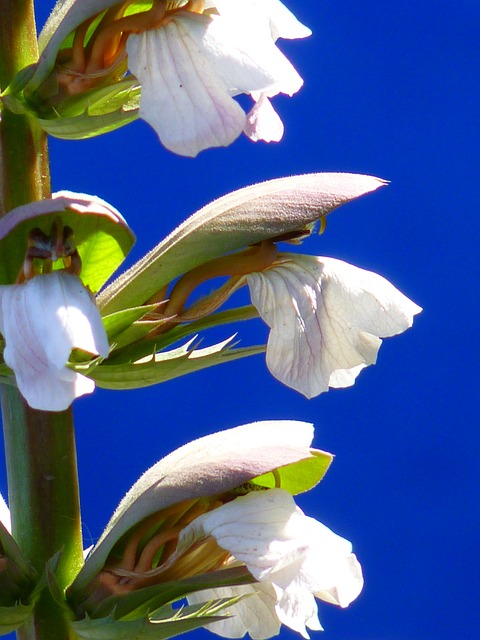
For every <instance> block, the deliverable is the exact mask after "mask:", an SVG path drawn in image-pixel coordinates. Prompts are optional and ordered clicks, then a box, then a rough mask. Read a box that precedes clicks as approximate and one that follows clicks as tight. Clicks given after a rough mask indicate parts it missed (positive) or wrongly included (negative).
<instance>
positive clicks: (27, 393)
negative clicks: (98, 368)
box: [0, 271, 109, 411]
mask: <svg viewBox="0 0 480 640" xmlns="http://www.w3.org/2000/svg"><path fill="white" fill-rule="evenodd" d="M0 332H1V333H2V335H3V337H4V339H5V344H6V346H5V350H4V354H3V355H4V359H5V362H6V364H7V365H8V366H9V367H10V368H11V369H13V371H14V373H15V379H16V382H17V385H18V388H19V389H20V391H21V393H22V395H23V396H24V397H25V399H26V400H27V402H28V404H29V405H30V406H31V407H32V408H33V409H40V410H43V411H63V410H65V409H67V408H68V407H69V406H70V404H71V403H72V402H73V400H74V399H75V398H78V397H79V396H82V395H84V394H86V393H91V392H92V391H93V389H94V387H95V383H94V382H93V381H92V380H90V379H89V378H86V377H85V376H83V375H81V374H79V373H77V372H75V371H72V370H70V369H69V368H68V367H67V366H66V365H67V363H68V360H69V357H70V353H71V351H72V349H81V350H82V351H85V352H86V353H88V354H91V355H100V356H103V357H107V356H108V350H109V346H108V340H107V336H106V333H105V329H104V328H103V324H102V320H101V317H100V313H99V311H98V309H97V307H96V304H95V302H94V300H93V299H92V297H91V294H90V293H89V292H88V291H87V290H86V289H85V287H84V286H83V284H82V281H81V280H80V278H79V277H78V276H76V275H73V274H70V273H66V272H64V271H55V272H53V273H50V274H45V275H39V276H36V277H34V278H32V279H31V280H28V281H26V282H24V283H22V284H17V285H4V286H1V287H0Z"/></svg>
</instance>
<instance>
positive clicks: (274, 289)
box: [247, 255, 421, 398]
mask: <svg viewBox="0 0 480 640" xmlns="http://www.w3.org/2000/svg"><path fill="white" fill-rule="evenodd" d="M247 281H248V285H249V287H250V295H251V298H252V304H253V305H254V306H255V307H256V308H257V310H258V312H259V313H260V316H261V317H262V318H263V320H264V321H265V322H266V323H267V324H268V326H269V327H270V328H271V332H270V336H269V339H268V345H267V366H268V368H269V370H270V371H271V373H272V374H273V375H274V376H275V377H276V378H278V379H279V380H280V381H282V382H283V383H285V384H286V385H288V386H289V387H292V388H293V389H296V390H297V391H300V392H301V393H303V394H304V395H305V396H306V397H308V398H311V397H314V396H316V395H318V394H320V393H322V392H324V391H327V390H328V388H329V387H347V386H351V385H352V384H354V382H355V378H356V377H357V375H358V374H359V372H360V371H361V369H363V368H364V367H366V366H367V365H370V364H374V363H375V361H376V357H377V352H378V349H379V348H380V345H381V342H382V341H381V340H380V338H384V337H389V336H393V335H396V334H398V333H402V332H403V331H405V330H406V329H408V328H409V327H410V326H411V325H412V322H413V316H414V315H416V314H417V313H419V312H420V311H421V308H420V307H419V306H418V305H416V304H415V303H414V302H412V301H411V300H409V299H408V298H407V297H406V296H404V295H403V294H402V293H401V292H400V291H398V289H396V288H395V287H394V286H393V285H392V284H391V283H390V282H388V280H385V278H382V277H381V276H379V275H378V274H376V273H373V272H371V271H365V270H364V269H359V268H358V267H354V266H352V265H350V264H347V263H346V262H343V261H341V260H336V259H334V258H316V257H312V256H299V255H295V256H294V255H290V256H288V261H287V262H285V263H284V264H282V265H279V266H277V267H274V268H273V269H269V270H267V271H263V272H261V273H254V274H251V275H250V276H248V278H247Z"/></svg>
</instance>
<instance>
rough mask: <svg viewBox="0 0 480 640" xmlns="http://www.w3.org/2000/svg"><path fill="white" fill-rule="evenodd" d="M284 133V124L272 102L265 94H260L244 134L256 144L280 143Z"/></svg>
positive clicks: (249, 114) (249, 116) (249, 115)
mask: <svg viewBox="0 0 480 640" xmlns="http://www.w3.org/2000/svg"><path fill="white" fill-rule="evenodd" d="M283 131H284V126H283V122H282V121H281V119H280V117H279V115H278V113H277V112H276V111H275V109H274V108H273V107H272V104H271V102H270V100H269V99H268V98H267V96H266V94H265V93H262V94H260V96H259V98H258V100H257V102H255V104H254V106H253V108H252V109H251V111H250V112H249V113H248V115H247V124H246V126H245V129H244V130H243V132H244V133H245V135H246V136H248V137H249V138H250V140H253V141H254V142H257V141H258V140H264V141H265V142H279V140H281V139H282V137H283Z"/></svg>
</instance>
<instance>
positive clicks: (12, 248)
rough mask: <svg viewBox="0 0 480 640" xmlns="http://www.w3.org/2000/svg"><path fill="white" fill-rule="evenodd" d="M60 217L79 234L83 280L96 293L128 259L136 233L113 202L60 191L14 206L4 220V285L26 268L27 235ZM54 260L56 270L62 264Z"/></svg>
mask: <svg viewBox="0 0 480 640" xmlns="http://www.w3.org/2000/svg"><path fill="white" fill-rule="evenodd" d="M58 217H60V218H61V221H62V223H63V225H64V226H67V225H68V226H69V227H71V229H72V230H73V233H74V242H75V247H76V249H77V250H78V253H79V255H80V258H81V260H82V272H81V279H82V282H83V284H84V285H85V286H86V287H88V288H89V289H90V291H92V292H94V293H95V292H97V291H98V290H99V289H100V287H101V286H102V285H103V284H104V283H105V282H106V280H108V278H109V277H110V276H111V275H112V273H113V272H114V271H115V270H116V269H117V268H118V266H119V265H120V264H121V263H122V262H123V260H124V258H125V256H126V255H127V253H128V252H129V251H130V249H131V248H132V245H133V243H134V242H135V236H134V234H133V232H132V231H131V229H130V228H129V226H128V224H127V222H126V221H125V219H124V218H123V216H122V215H121V214H120V213H119V212H118V211H117V210H116V209H115V208H114V207H112V206H111V205H110V204H108V203H107V202H105V201H104V200H101V199H100V198H96V197H95V196H89V195H85V194H82V193H73V192H70V191H59V192H58V193H56V194H54V195H53V196H52V198H49V199H46V200H39V201H37V202H31V203H29V204H26V205H22V206H20V207H16V208H15V209H12V211H10V212H9V213H8V214H7V215H6V216H5V217H4V218H2V219H1V220H0V255H2V261H1V263H0V285H2V284H13V283H14V282H15V280H16V278H17V276H18V274H19V272H20V270H21V268H22V264H23V261H24V259H25V253H26V250H27V244H28V234H29V232H30V231H32V230H33V229H35V228H38V229H40V230H41V231H42V232H43V233H45V234H48V233H49V232H50V229H51V227H52V224H53V223H54V222H55V220H56V219H57V218H58ZM57 262H58V264H55V263H54V264H53V265H52V269H53V270H54V271H55V270H56V269H61V268H63V265H62V264H60V262H61V261H57Z"/></svg>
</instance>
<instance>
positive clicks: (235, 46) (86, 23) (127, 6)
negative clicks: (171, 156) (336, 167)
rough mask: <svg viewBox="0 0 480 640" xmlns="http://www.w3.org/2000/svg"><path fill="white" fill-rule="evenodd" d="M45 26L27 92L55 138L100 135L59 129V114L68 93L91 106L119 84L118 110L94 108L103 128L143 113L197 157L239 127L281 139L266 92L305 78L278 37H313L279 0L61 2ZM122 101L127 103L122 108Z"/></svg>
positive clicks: (227, 140) (285, 89)
mask: <svg viewBox="0 0 480 640" xmlns="http://www.w3.org/2000/svg"><path fill="white" fill-rule="evenodd" d="M102 12H103V13H102ZM97 16H98V18H99V19H98V21H97V23H95V18H96V17H97ZM92 25H94V26H92ZM44 31H45V34H42V37H41V41H42V44H43V41H44V38H45V39H46V40H47V43H46V46H45V48H44V50H43V52H42V56H41V61H40V66H39V68H38V69H37V71H36V73H35V75H34V79H33V80H32V82H31V83H30V84H29V86H28V89H27V93H29V94H31V96H32V97H31V101H32V102H38V103H39V105H40V107H41V108H43V109H44V111H45V112H46V113H47V114H50V115H48V118H47V119H46V120H45V126H46V127H47V128H48V127H51V131H52V133H53V135H60V137H63V136H67V137H68V136H70V135H71V136H73V137H75V136H80V137H82V135H85V133H86V131H87V130H88V131H90V130H91V133H90V135H97V134H98V133H100V132H101V126H99V128H98V129H97V128H96V127H97V124H98V123H96V122H95V123H90V125H88V124H87V121H85V123H84V124H82V125H80V124H78V123H75V122H69V123H68V124H67V125H66V129H64V128H62V129H61V130H59V131H56V127H55V124H54V122H53V121H54V120H55V118H58V114H60V117H62V116H61V114H62V109H63V107H62V105H63V101H64V99H67V102H66V104H70V103H69V100H70V99H72V100H74V101H78V104H79V105H86V104H87V103H85V102H83V101H82V100H83V97H85V99H86V100H87V101H89V102H88V104H89V105H90V102H91V100H94V98H92V96H94V95H96V94H95V90H96V89H98V90H99V92H100V93H99V96H100V100H102V97H101V96H102V95H103V94H102V91H103V90H104V89H105V90H106V91H107V93H109V95H110V94H111V96H115V95H116V93H115V87H117V88H118V91H119V92H120V93H119V97H118V99H117V98H115V97H112V100H113V105H114V106H112V109H113V112H112V113H110V112H109V108H110V107H108V106H105V107H102V109H103V108H105V109H106V112H108V113H109V115H110V116H111V121H107V120H105V121H103V120H102V115H104V112H103V111H101V113H99V114H98V118H100V121H101V122H103V124H104V126H105V127H106V128H107V130H110V128H111V127H113V128H115V127H116V126H121V124H122V123H123V124H124V123H125V122H127V121H130V120H131V119H134V117H136V115H138V116H139V117H140V118H143V119H144V120H145V121H146V122H148V123H149V124H150V125H151V126H152V127H153V129H154V130H155V131H156V133H157V135H158V137H159V138H160V141H161V142H162V144H163V145H164V146H165V147H166V148H167V149H169V150H171V151H173V152H175V153H178V154H180V155H185V156H191V157H193V156H196V155H197V154H198V153H199V152H200V151H202V150H203V149H207V148H210V147H219V146H227V145H229V144H231V143H232V142H233V141H234V140H235V139H236V138H237V137H238V136H239V135H240V134H241V133H242V131H244V132H245V134H246V135H247V136H248V137H249V138H251V139H252V140H260V139H263V140H266V141H271V140H279V139H280V138H281V137H282V135H283V124H282V122H281V120H280V118H279V116H278V115H277V114H276V112H275V111H274V109H273V107H272V105H271V104H270V98H272V97H273V96H276V95H277V94H279V93H284V94H287V95H290V96H291V95H293V94H294V93H296V92H297V91H298V90H299V89H300V87H301V86H302V84H303V80H302V78H301V77H300V75H299V74H298V73H297V71H296V70H295V68H294V67H293V65H292V64H291V63H290V62H289V60H288V59H287V58H286V57H285V56H284V55H283V53H282V52H281V51H280V50H279V49H278V47H277V46H276V44H275V42H276V41H277V39H278V38H287V39H296V38H305V37H307V36H309V35H310V34H311V31H310V30H309V29H308V28H307V27H305V26H304V25H303V24H301V23H300V22H299V21H298V20H297V19H296V18H295V16H294V15H293V14H292V13H291V12H290V11H289V10H288V9H287V8H286V7H285V6H284V5H283V4H282V3H281V2H280V0H154V1H153V2H152V5H151V7H150V8H149V9H147V10H138V8H135V7H133V8H132V3H131V2H119V3H115V1H114V0H93V2H91V3H89V4H88V6H85V3H83V2H78V1H77V2H76V3H73V4H72V6H71V7H70V8H65V7H62V6H58V8H57V10H56V12H54V13H53V14H52V19H51V24H50V23H47V25H46V27H45V30H44ZM67 36H68V38H67ZM65 38H67V39H66V40H65ZM62 40H64V42H63V43H62ZM67 43H68V44H67ZM59 47H60V49H59ZM52 66H53V79H52V77H51V76H50V75H49V74H50V73H51V72H52ZM128 72H130V75H129V74H128ZM52 86H53V87H54V88H55V90H53V92H52ZM127 86H128V87H129V88H128V90H127ZM110 88H111V90H110ZM123 89H125V93H122V90H123ZM92 92H93V93H92ZM139 93H140V95H139ZM240 94H247V95H249V96H251V98H252V99H253V101H254V103H255V104H254V106H253V107H252V109H251V111H250V112H249V113H248V114H246V113H245V112H244V110H243V109H242V107H241V106H240V104H239V103H238V102H237V101H236V100H235V99H234V97H235V96H238V95H240ZM82 96H83V97H82ZM103 98H104V96H103ZM117 100H126V103H125V109H123V110H118V104H117ZM102 104H103V103H102ZM78 108H79V109H80V106H79V107H78ZM51 109H54V111H50V110H51ZM117 111H118V112H117ZM42 113H44V112H43V111H42ZM133 113H134V114H135V115H132V114H133ZM54 114H55V115H54ZM66 119H67V120H68V116H67V118H66ZM76 127H77V128H76ZM48 130H50V128H48Z"/></svg>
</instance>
